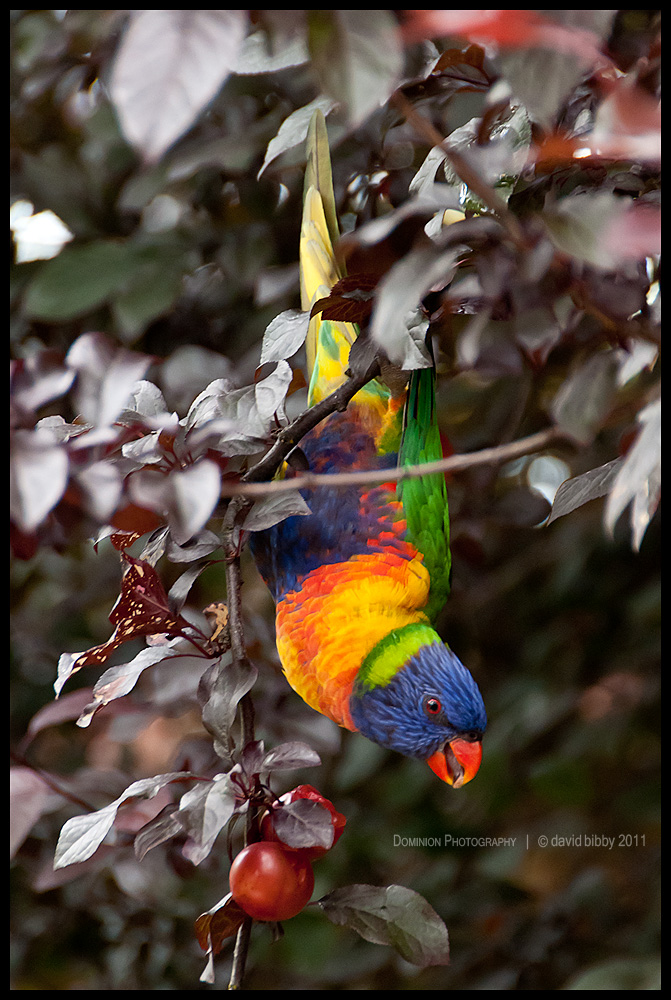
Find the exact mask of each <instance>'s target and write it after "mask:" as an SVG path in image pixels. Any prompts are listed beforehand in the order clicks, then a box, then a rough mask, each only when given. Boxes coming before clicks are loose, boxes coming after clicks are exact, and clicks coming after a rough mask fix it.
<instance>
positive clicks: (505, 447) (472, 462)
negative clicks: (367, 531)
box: [222, 427, 573, 498]
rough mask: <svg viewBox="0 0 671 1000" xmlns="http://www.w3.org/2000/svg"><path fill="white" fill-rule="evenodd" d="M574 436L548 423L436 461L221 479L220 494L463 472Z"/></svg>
mask: <svg viewBox="0 0 671 1000" xmlns="http://www.w3.org/2000/svg"><path fill="white" fill-rule="evenodd" d="M572 441H573V438H572V437H571V436H570V435H568V434H567V433H566V432H565V431H563V430H562V429H561V428H560V427H547V428H546V429H545V430H542V431H538V432H537V433H536V434H530V435H529V436H528V437H525V438H519V439H518V440H517V441H509V442H506V443H505V444H500V445H494V446H493V447H491V448H481V449H480V450H479V451H473V452H467V453H466V454H462V455H449V456H448V457H447V458H441V459H439V460H437V461H435V462H425V463H424V464H423V465H407V466H399V467H397V468H395V469H360V470H356V471H354V472H332V473H312V472H306V473H303V474H302V475H297V476H293V477H290V478H289V479H277V480H274V481H273V482H265V483H259V482H251V483H249V482H243V481H241V482H238V483H224V484H223V488H222V495H223V496H232V497H241V496H244V497H249V498H252V497H263V496H268V495H269V494H272V493H282V492H286V491H289V490H297V489H301V490H302V489H318V488H320V487H327V488H329V489H337V488H339V487H346V486H363V485H367V484H370V483H386V482H393V481H396V482H398V481H401V480H403V479H415V478H417V477H419V476H427V475H430V474H431V473H436V472H463V471H464V470H465V469H473V468H477V467H478V466H483V465H501V464H502V463H504V462H510V461H513V460H514V459H516V458H521V457H522V456H523V455H530V454H532V453H533V452H536V451H541V450H542V449H543V448H548V447H550V445H553V444H557V443H559V442H566V443H570V442H572Z"/></svg>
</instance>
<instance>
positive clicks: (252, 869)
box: [229, 841, 315, 920]
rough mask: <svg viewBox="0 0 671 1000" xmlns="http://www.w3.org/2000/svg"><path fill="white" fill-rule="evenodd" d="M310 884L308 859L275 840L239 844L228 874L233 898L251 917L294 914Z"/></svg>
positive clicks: (307, 897) (284, 917) (305, 898)
mask: <svg viewBox="0 0 671 1000" xmlns="http://www.w3.org/2000/svg"><path fill="white" fill-rule="evenodd" d="M314 884H315V877H314V873H313V871H312V865H311V864H310V861H309V860H308V859H307V858H305V857H303V856H302V855H300V854H296V853H294V852H292V851H289V850H288V849H285V848H284V847H283V846H282V844H280V843H278V842H277V841H259V842H258V843H255V844H249V845H248V846H247V847H245V848H243V849H242V850H241V851H240V853H239V854H238V855H237V857H236V858H235V859H234V861H233V864H232V865H231V871H230V874H229V885H230V887H231V895H232V896H233V899H234V900H235V901H236V903H238V905H239V906H241V907H242V909H243V910H244V911H245V913H247V914H249V916H250V917H253V918H254V919H255V920H289V918H290V917H295V916H296V914H297V913H300V911H301V910H302V909H303V907H304V906H305V905H306V903H309V901H310V897H311V895H312V890H313V889H314Z"/></svg>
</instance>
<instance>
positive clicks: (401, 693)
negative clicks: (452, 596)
mask: <svg viewBox="0 0 671 1000" xmlns="http://www.w3.org/2000/svg"><path fill="white" fill-rule="evenodd" d="M350 713H351V716H352V720H353V722H354V724H355V725H356V727H357V729H358V730H359V732H360V733H362V734H363V735H364V736H366V737H368V739H370V740H372V741H373V742H375V743H379V744H380V745H381V746H385V747H389V749H391V750H396V751H397V752H398V753H402V754H405V755H406V756H408V757H419V758H421V759H423V760H426V761H427V763H428V764H429V766H430V767H431V769H432V770H433V771H434V772H435V773H436V774H437V775H438V776H439V777H440V778H442V779H443V781H446V782H448V784H450V785H453V786H454V787H455V788H459V787H461V785H465V784H466V782H467V781H470V780H471V778H473V777H474V775H475V774H476V772H477V770H478V768H479V766H480V760H481V758H482V735H483V732H484V730H485V727H486V725H487V714H486V712H485V706H484V703H483V701H482V695H481V694H480V691H479V689H478V686H477V684H476V683H475V681H474V680H473V677H472V675H471V673H470V672H469V671H468V670H467V669H466V667H465V666H464V665H463V664H462V663H461V661H460V660H459V658H458V657H457V656H455V654H454V653H453V652H452V650H451V649H449V647H448V646H446V645H445V644H444V643H443V642H442V641H441V640H440V637H439V636H438V634H437V633H436V632H435V631H434V630H433V629H431V628H430V627H429V626H427V625H421V624H420V625H409V626H406V627H405V628H402V629H398V630H395V631H394V632H392V633H390V635H389V636H387V637H386V638H385V639H383V640H382V642H380V643H378V645H377V646H376V647H375V649H373V650H372V652H371V653H370V654H369V655H368V656H367V657H366V659H365V660H364V663H363V664H362V667H361V669H360V670H359V673H358V675H357V679H356V681H355V684H354V688H353V691H352V696H351V698H350Z"/></svg>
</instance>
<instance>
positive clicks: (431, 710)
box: [424, 695, 443, 715]
mask: <svg viewBox="0 0 671 1000" xmlns="http://www.w3.org/2000/svg"><path fill="white" fill-rule="evenodd" d="M442 710H443V706H442V705H441V703H440V701H439V699H438V698H434V697H433V696H431V695H430V696H429V697H428V698H425V699H424V711H425V712H426V714H427V715H440V713H441V712H442Z"/></svg>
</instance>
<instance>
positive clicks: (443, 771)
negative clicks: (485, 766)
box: [427, 739, 482, 788]
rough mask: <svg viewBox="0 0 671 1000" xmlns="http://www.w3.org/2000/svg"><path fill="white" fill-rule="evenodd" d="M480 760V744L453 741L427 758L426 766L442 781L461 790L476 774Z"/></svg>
mask: <svg viewBox="0 0 671 1000" xmlns="http://www.w3.org/2000/svg"><path fill="white" fill-rule="evenodd" d="M481 760H482V743H480V742H479V741H478V742H476V743H471V742H469V741H468V740H460V739H455V740H452V741H451V742H450V743H448V744H447V745H446V746H445V747H444V748H443V749H442V750H437V751H436V753H434V754H433V755H432V756H431V757H429V758H428V760H427V764H428V765H429V767H430V768H431V770H432V771H433V772H434V774H437V775H438V777H439V778H440V779H441V780H442V781H446V782H447V784H448V785H452V787H453V788H461V786H462V785H465V784H466V783H467V782H468V781H470V780H471V778H474V777H475V775H476V774H477V773H478V768H479V767H480V761H481Z"/></svg>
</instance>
